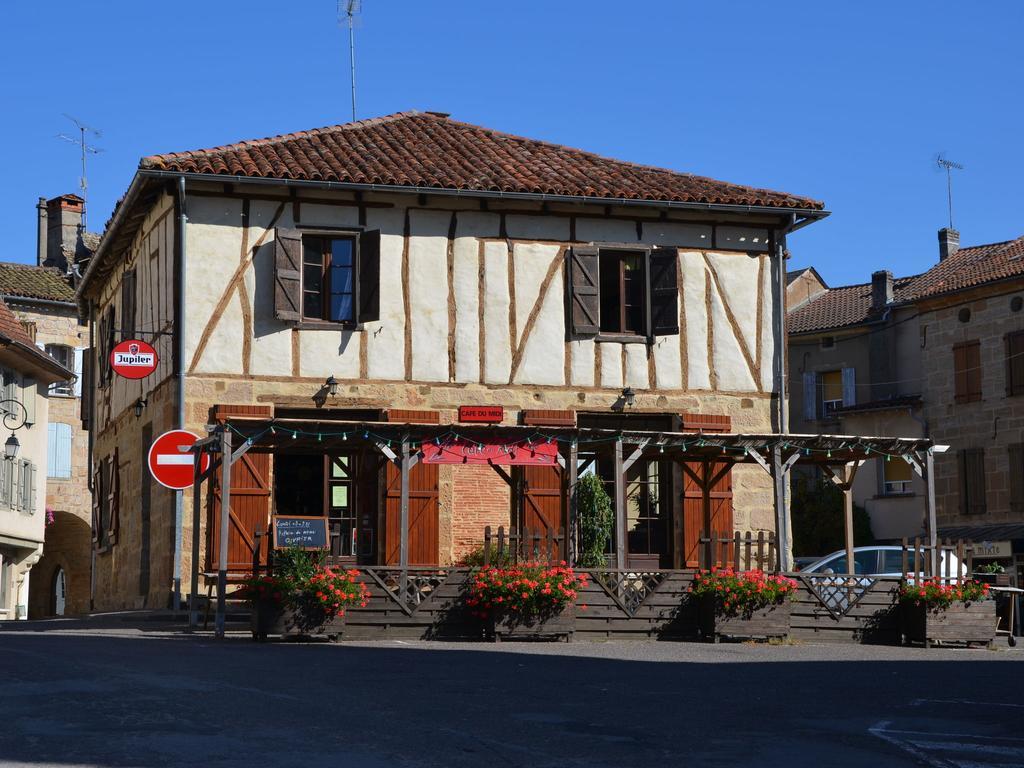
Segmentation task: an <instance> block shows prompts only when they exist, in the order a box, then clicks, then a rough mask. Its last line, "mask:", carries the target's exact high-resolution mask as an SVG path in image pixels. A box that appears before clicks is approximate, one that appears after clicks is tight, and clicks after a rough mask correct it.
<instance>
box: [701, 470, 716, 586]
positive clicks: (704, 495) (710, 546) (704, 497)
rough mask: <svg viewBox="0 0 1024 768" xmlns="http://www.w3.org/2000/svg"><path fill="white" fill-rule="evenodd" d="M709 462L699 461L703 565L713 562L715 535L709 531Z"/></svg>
mask: <svg viewBox="0 0 1024 768" xmlns="http://www.w3.org/2000/svg"><path fill="white" fill-rule="evenodd" d="M710 475H711V462H710V461H708V460H707V459H703V460H702V461H701V463H700V513H701V527H702V528H703V530H704V535H705V536H707V541H706V542H705V543H704V566H705V567H706V568H711V567H712V566H713V565H714V564H715V536H714V533H712V531H711V520H712V515H711V482H710V480H711V477H710Z"/></svg>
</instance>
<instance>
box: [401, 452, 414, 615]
mask: <svg viewBox="0 0 1024 768" xmlns="http://www.w3.org/2000/svg"><path fill="white" fill-rule="evenodd" d="M411 459H412V457H411V456H410V452H409V441H408V440H402V459H401V462H400V468H401V481H402V491H401V501H400V505H401V506H400V507H399V520H398V526H399V532H398V537H399V538H398V565H399V567H400V568H401V569H402V581H401V587H402V591H401V599H402V600H403V601H404V600H405V596H406V594H408V592H407V588H408V584H409V470H410V469H411V468H412V461H411Z"/></svg>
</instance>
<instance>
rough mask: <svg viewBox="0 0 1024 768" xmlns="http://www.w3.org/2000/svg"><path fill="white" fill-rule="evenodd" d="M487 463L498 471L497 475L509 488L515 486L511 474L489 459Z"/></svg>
mask: <svg viewBox="0 0 1024 768" xmlns="http://www.w3.org/2000/svg"><path fill="white" fill-rule="evenodd" d="M487 463H488V465H489V466H490V468H491V469H493V470H494V471H495V472H497V473H498V477H500V478H501V479H502V480H504V481H505V482H506V483H507V484H508V487H509V488H513V487H514V486H515V484H516V481H515V480H513V479H512V476H511V475H510V474H509V473H508V472H506V471H505V470H504V469H502V468H501V465H499V464H495V463H494V462H493V461H489V462H487Z"/></svg>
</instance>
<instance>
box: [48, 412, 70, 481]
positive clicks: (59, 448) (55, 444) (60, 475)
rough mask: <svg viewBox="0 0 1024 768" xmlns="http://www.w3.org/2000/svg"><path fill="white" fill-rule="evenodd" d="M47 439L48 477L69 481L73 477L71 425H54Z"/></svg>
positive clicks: (58, 423) (56, 423)
mask: <svg viewBox="0 0 1024 768" xmlns="http://www.w3.org/2000/svg"><path fill="white" fill-rule="evenodd" d="M47 437H48V441H47V442H48V445H47V452H46V475H47V477H52V478H55V479H59V480H67V479H68V478H70V477H71V425H70V424H62V423H60V422H54V423H52V424H50V425H49V431H48V433H47Z"/></svg>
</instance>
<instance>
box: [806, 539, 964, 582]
mask: <svg viewBox="0 0 1024 768" xmlns="http://www.w3.org/2000/svg"><path fill="white" fill-rule="evenodd" d="M925 557H927V553H926V552H923V551H922V552H921V555H920V558H919V561H918V562H919V563H920V568H921V569H922V570H924V567H925ZM853 568H854V571H853V572H854V573H855V574H857V575H858V576H881V577H888V578H893V579H899V578H902V577H903V576H907V575H910V573H911V572H912V571H913V570H914V553H913V551H912V550H911V551H908V552H907V573H903V548H902V547H898V546H874V547H855V548H854V550H853ZM800 573H807V574H820V575H822V576H831V575H833V574H835V575H842V574H845V573H848V571H847V568H846V550H845V549H841V550H839V551H838V552H833V553H832V554H831V555H825V557H823V558H821V559H820V560H817V561H815V562H813V563H811V564H810V565H808V566H807V567H806V568H803V569H801V571H800ZM957 574H959V575H960V576H961V577H962V576H965V575H966V571H965V569H964V566H963V565H962V564H961V563H960V561H959V560H958V559H957V557H956V555H954V554H953V553H952V552H945V551H944V552H943V553H942V560H941V562H940V563H939V575H940V576H947V575H948V576H954V577H955V576H956V575H957Z"/></svg>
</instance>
